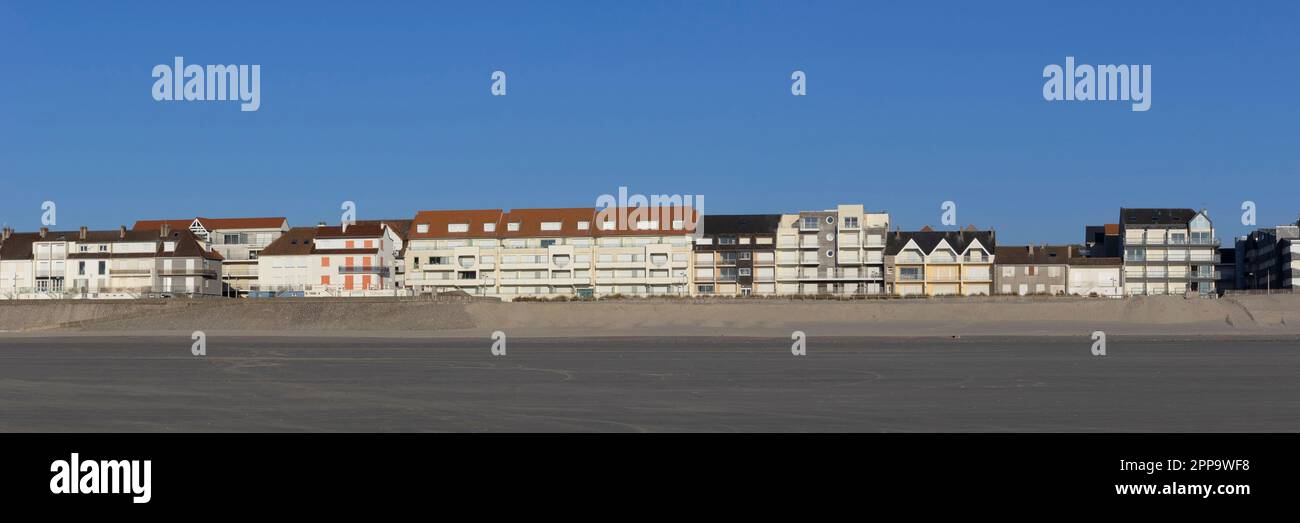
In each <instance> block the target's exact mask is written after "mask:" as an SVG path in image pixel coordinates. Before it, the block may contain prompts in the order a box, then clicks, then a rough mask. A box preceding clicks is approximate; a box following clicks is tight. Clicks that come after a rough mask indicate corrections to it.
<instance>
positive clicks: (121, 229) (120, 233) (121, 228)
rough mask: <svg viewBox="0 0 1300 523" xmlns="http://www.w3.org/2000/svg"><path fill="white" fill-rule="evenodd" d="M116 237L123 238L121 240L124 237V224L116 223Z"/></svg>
mask: <svg viewBox="0 0 1300 523" xmlns="http://www.w3.org/2000/svg"><path fill="white" fill-rule="evenodd" d="M117 237H118V238H121V239H123V240H125V239H126V226H125V225H118V226H117Z"/></svg>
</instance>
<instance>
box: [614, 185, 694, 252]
mask: <svg viewBox="0 0 1300 523" xmlns="http://www.w3.org/2000/svg"><path fill="white" fill-rule="evenodd" d="M596 208H597V212H596V227H598V228H599V230H602V231H637V230H658V231H664V232H672V233H676V232H678V231H680V232H681V233H683V234H689V235H691V236H692V237H694V238H695V239H697V240H698V239H700V238H703V237H704V195H702V194H685V195H683V194H651V195H648V196H647V195H643V194H628V191H627V187H626V186H619V188H618V195H617V196H615V195H613V194H602V195H600V196H597V197H596Z"/></svg>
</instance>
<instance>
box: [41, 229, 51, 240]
mask: <svg viewBox="0 0 1300 523" xmlns="http://www.w3.org/2000/svg"><path fill="white" fill-rule="evenodd" d="M49 233H50V228H49V227H41V239H42V240H44V239H45V235H47V234H49Z"/></svg>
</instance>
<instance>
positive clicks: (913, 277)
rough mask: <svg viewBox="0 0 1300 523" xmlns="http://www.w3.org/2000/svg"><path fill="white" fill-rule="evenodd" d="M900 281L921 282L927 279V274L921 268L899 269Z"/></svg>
mask: <svg viewBox="0 0 1300 523" xmlns="http://www.w3.org/2000/svg"><path fill="white" fill-rule="evenodd" d="M898 279H900V280H907V281H921V280H923V279H925V272H924V271H922V270H921V267H899V268H898Z"/></svg>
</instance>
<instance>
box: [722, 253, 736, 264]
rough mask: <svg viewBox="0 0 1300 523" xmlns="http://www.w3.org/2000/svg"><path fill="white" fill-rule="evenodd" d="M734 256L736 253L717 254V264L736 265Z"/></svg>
mask: <svg viewBox="0 0 1300 523" xmlns="http://www.w3.org/2000/svg"><path fill="white" fill-rule="evenodd" d="M736 254H737V253H734V252H720V253H718V256H719V257H720V261H719V263H729V264H735V263H736Z"/></svg>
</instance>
